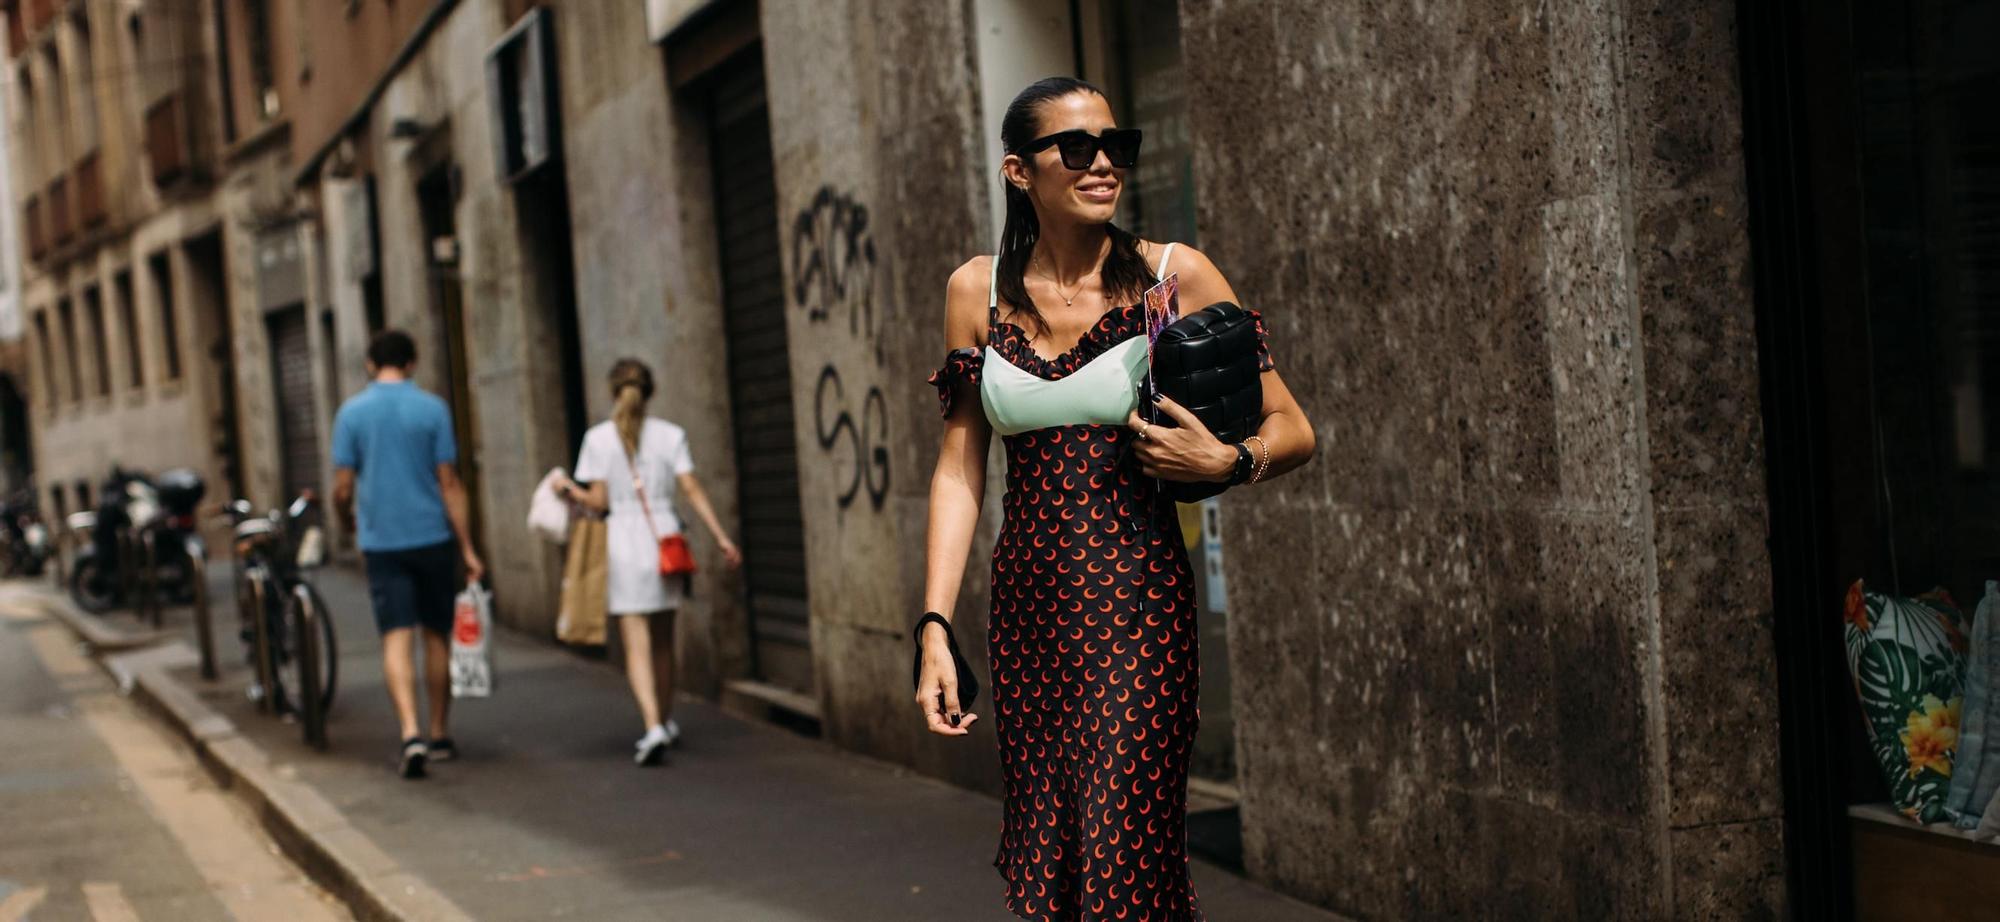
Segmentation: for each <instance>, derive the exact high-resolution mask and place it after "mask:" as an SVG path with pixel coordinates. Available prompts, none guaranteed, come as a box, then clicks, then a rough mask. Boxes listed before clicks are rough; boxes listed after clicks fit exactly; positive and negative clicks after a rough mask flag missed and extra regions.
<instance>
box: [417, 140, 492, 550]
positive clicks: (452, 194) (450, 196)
mask: <svg viewBox="0 0 2000 922" xmlns="http://www.w3.org/2000/svg"><path fill="white" fill-rule="evenodd" d="M457 205H458V168H457V167H456V166H454V165H452V164H451V163H450V162H446V163H442V164H439V165H438V166H435V167H433V168H431V170H430V171H429V172H427V173H425V174H424V177H423V178H422V179H420V180H418V181H417V209H418V211H419V212H420V216H421V218H422V220H423V226H424V242H425V247H424V249H425V253H424V262H425V266H426V267H427V270H428V272H427V274H428V276H429V278H430V290H431V323H432V329H434V330H436V331H437V342H436V345H435V348H434V349H433V350H432V354H434V355H436V356H437V362H438V371H439V372H440V374H441V381H442V382H443V384H442V386H443V391H444V393H443V396H444V399H445V403H446V404H447V405H449V406H450V407H451V427H452V439H453V440H454V441H456V442H457V443H458V479H459V480H460V481H462V482H464V484H465V496H466V528H467V529H469V530H470V531H471V533H472V534H473V535H475V536H476V535H482V534H484V533H485V532H484V530H483V529H482V527H481V523H482V522H483V521H484V518H483V516H482V515H481V511H480V504H479V460H478V459H479V437H478V432H479V430H478V427H476V426H474V425H473V416H472V414H473V405H472V367H471V357H470V353H469V351H468V350H467V348H466V343H465V283H464V280H463V279H462V278H461V277H460V275H459V258H458V222H457V216H456V214H455V212H456V210H457Z"/></svg>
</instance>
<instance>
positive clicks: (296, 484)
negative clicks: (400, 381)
mask: <svg viewBox="0 0 2000 922" xmlns="http://www.w3.org/2000/svg"><path fill="white" fill-rule="evenodd" d="M264 324H265V329H266V332H267V333H268V334H269V337H270V339H269V342H270V344H271V383H272V385H273V388H274V389H275V391H276V394H275V396H276V398H277V405H278V458H279V462H280V463H279V473H280V476H282V477H283V478H284V490H285V493H284V498H285V499H290V498H291V497H294V496H298V495H299V494H301V493H303V492H305V491H306V490H312V491H313V492H314V493H318V492H319V491H320V448H319V427H318V426H317V425H316V424H315V420H316V419H317V417H318V414H316V413H315V412H314V410H313V404H314V401H313V368H312V344H311V338H310V334H309V331H308V330H307V328H306V308H305V305H303V304H294V305H292V306H291V307H286V308H281V309H279V310H275V311H272V312H271V313H269V314H266V315H265V317H264Z"/></svg>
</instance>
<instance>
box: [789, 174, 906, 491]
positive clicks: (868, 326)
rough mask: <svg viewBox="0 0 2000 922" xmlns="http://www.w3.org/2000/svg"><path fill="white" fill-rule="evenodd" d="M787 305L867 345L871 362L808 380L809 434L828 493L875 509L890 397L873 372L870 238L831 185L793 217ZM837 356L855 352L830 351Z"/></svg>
mask: <svg viewBox="0 0 2000 922" xmlns="http://www.w3.org/2000/svg"><path fill="white" fill-rule="evenodd" d="M791 260H792V264H791V270H792V272H791V279H792V291H791V295H792V303H793V304H794V305H795V306H796V307H798V308H799V309H801V310H804V311H805V312H806V319H807V320H808V321H809V322H810V323H812V324H814V325H815V326H816V327H817V326H819V325H822V324H823V325H825V331H826V332H827V333H828V334H830V335H834V336H838V335H839V333H840V331H841V330H843V329H844V330H845V332H846V335H847V336H848V337H850V339H851V341H853V342H854V343H856V344H857V345H859V346H861V347H862V348H864V349H867V350H872V351H873V353H874V358H875V361H874V362H873V363H869V362H867V361H866V360H863V361H862V362H861V363H859V364H861V365H863V366H869V365H871V364H872V366H873V367H861V368H847V369H845V370H843V368H842V367H841V365H840V364H839V363H838V362H829V363H827V364H826V365H825V366H823V367H822V368H821V369H820V372H819V379H818V380H817V381H816V382H815V383H814V385H813V434H814V435H815V436H816V438H817V441H818V444H819V448H820V451H821V453H822V454H823V455H824V456H825V460H826V461H827V463H828V464H831V465H832V466H833V472H834V483H835V484H836V485H837V492H836V493H835V495H834V498H835V500H836V501H837V502H838V503H839V505H840V508H841V510H842V511H845V510H847V509H849V508H851V507H853V506H854V504H855V503H856V501H858V500H860V499H862V498H863V497H864V496H865V497H866V498H867V501H868V507H869V508H870V509H872V510H875V511H878V512H879V511H881V509H882V503H883V502H884V501H885V500H887V499H888V497H889V449H888V442H889V402H888V399H887V398H886V397H884V396H883V394H882V388H881V387H879V386H877V385H876V384H874V383H868V384H866V385H865V386H864V385H863V383H862V382H863V381H871V382H872V381H873V380H874V379H876V378H878V377H879V372H880V369H881V362H882V349H883V345H882V338H881V337H880V336H879V335H878V329H877V327H876V324H877V322H878V320H879V319H880V318H878V316H877V314H876V310H875V268H876V262H875V241H874V238H873V236H872V235H871V234H870V233H869V227H868V206H867V205H864V204H862V203H861V202H860V201H859V200H857V199H856V198H855V197H854V196H852V195H848V194H846V193H843V192H840V191H838V190H836V189H834V188H833V187H832V186H821V187H820V189H819V191H818V192H817V193H815V194H814V195H813V198H812V202H811V203H810V204H808V205H807V206H806V207H805V208H803V209H801V210H800V211H799V213H798V215H797V216H796V217H795V218H794V219H793V221H792V235H791ZM836 354H849V355H851V354H854V353H852V352H837V353H836Z"/></svg>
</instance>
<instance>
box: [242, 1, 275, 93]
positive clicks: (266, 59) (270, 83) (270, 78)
mask: <svg viewBox="0 0 2000 922" xmlns="http://www.w3.org/2000/svg"><path fill="white" fill-rule="evenodd" d="M243 28H244V30H245V31H246V32H247V33H248V38H249V42H250V85H251V87H252V89H253V90H254V91H255V93H256V97H255V98H256V100H257V107H258V108H257V112H258V114H260V115H262V116H263V117H264V118H267V119H268V118H272V117H274V116H276V115H277V114H278V89H277V87H278V81H277V70H276V68H274V67H273V66H272V65H271V6H270V3H269V2H267V0H244V3H243Z"/></svg>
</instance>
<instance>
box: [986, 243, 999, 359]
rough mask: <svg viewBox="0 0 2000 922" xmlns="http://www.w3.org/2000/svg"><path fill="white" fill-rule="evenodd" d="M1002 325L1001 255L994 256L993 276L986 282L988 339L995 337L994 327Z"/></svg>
mask: <svg viewBox="0 0 2000 922" xmlns="http://www.w3.org/2000/svg"><path fill="white" fill-rule="evenodd" d="M999 323H1000V254H999V252H997V251H996V252H994V254H993V275H992V276H991V277H990V278H988V279H987V280H986V330H987V333H986V335H987V338H988V339H991V338H992V336H993V332H992V331H993V327H995V326H997V325H999Z"/></svg>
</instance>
